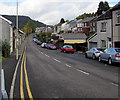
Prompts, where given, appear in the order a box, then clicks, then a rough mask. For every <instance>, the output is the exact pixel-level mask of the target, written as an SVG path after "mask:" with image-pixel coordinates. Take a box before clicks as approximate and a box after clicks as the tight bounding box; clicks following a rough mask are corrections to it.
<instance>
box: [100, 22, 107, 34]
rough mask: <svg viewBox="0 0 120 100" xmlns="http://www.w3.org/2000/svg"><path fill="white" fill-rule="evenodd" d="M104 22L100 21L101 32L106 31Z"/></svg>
mask: <svg viewBox="0 0 120 100" xmlns="http://www.w3.org/2000/svg"><path fill="white" fill-rule="evenodd" d="M106 24H107V23H106V22H102V23H101V32H106Z"/></svg>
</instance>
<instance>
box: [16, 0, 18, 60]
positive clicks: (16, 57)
mask: <svg viewBox="0 0 120 100" xmlns="http://www.w3.org/2000/svg"><path fill="white" fill-rule="evenodd" d="M16 14H17V15H16V29H17V31H16V60H18V0H17V10H16Z"/></svg>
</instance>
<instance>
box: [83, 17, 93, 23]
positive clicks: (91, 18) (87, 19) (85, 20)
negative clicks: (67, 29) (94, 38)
mask: <svg viewBox="0 0 120 100" xmlns="http://www.w3.org/2000/svg"><path fill="white" fill-rule="evenodd" d="M93 19H94V17H87V18H85V19H83V20H81V22H83V23H84V22H90V21H91V20H93Z"/></svg>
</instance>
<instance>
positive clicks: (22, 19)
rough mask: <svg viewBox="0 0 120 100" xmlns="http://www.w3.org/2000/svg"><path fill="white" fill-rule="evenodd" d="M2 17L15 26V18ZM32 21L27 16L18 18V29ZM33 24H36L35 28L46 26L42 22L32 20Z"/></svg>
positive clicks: (9, 16)
mask: <svg viewBox="0 0 120 100" xmlns="http://www.w3.org/2000/svg"><path fill="white" fill-rule="evenodd" d="M2 16H3V17H5V18H6V19H8V20H10V21H12V22H13V24H14V25H16V16H14V15H2ZM30 20H32V19H31V18H30V17H28V16H19V21H18V23H19V28H20V29H21V28H23V27H24V26H25V25H26V24H27V22H28V21H30ZM32 21H33V22H35V23H36V25H37V27H42V26H46V25H45V24H44V23H42V22H39V21H35V20H32Z"/></svg>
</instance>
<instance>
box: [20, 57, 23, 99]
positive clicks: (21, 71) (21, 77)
mask: <svg viewBox="0 0 120 100" xmlns="http://www.w3.org/2000/svg"><path fill="white" fill-rule="evenodd" d="M23 57H24V56H23ZM20 97H21V99H23V100H24V91H23V58H22V63H21V68H20Z"/></svg>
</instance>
